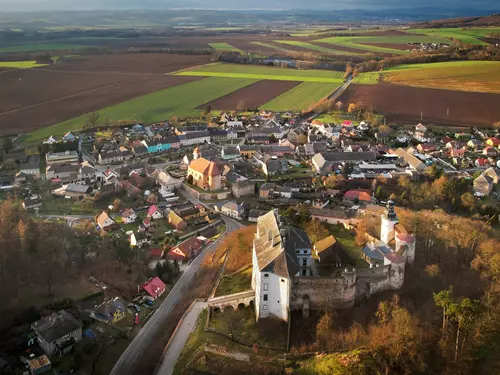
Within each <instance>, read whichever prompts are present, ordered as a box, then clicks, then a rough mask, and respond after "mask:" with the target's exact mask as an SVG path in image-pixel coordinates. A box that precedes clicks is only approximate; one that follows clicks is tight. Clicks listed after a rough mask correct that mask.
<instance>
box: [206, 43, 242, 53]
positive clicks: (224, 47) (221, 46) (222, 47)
mask: <svg viewBox="0 0 500 375" xmlns="http://www.w3.org/2000/svg"><path fill="white" fill-rule="evenodd" d="M208 45H209V46H210V47H212V48H213V49H215V50H216V51H218V52H227V51H232V52H240V53H243V51H242V50H240V49H239V48H236V47H233V46H232V45H230V44H228V43H208Z"/></svg>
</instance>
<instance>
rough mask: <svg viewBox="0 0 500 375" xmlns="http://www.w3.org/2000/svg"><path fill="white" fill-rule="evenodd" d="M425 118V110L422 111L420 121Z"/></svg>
mask: <svg viewBox="0 0 500 375" xmlns="http://www.w3.org/2000/svg"><path fill="white" fill-rule="evenodd" d="M423 118H424V112H420V121H422V119H423Z"/></svg>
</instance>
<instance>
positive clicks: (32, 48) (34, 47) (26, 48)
mask: <svg viewBox="0 0 500 375" xmlns="http://www.w3.org/2000/svg"><path fill="white" fill-rule="evenodd" d="M86 47H89V46H85V45H79V44H69V43H36V44H33V43H27V44H18V45H14V46H8V47H0V52H36V51H57V50H73V49H82V48H86Z"/></svg>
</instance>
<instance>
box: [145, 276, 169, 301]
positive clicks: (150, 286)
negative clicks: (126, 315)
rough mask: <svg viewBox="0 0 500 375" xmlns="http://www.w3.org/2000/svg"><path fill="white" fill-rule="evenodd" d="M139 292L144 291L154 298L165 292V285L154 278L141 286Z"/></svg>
mask: <svg viewBox="0 0 500 375" xmlns="http://www.w3.org/2000/svg"><path fill="white" fill-rule="evenodd" d="M140 290H145V291H146V292H147V293H148V294H149V295H150V296H151V297H153V298H156V297H158V295H160V294H161V293H162V291H163V290H165V284H164V283H163V281H161V280H160V278H158V277H154V278H152V279H150V280H148V281H146V282H145V283H144V284H142V286H141V288H140Z"/></svg>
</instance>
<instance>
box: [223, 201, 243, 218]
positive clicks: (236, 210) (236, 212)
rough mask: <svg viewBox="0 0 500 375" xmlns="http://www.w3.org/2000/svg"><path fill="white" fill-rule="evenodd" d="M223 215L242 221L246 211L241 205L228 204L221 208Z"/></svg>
mask: <svg viewBox="0 0 500 375" xmlns="http://www.w3.org/2000/svg"><path fill="white" fill-rule="evenodd" d="M221 213H222V214H223V215H226V216H229V217H233V218H235V219H238V220H241V219H242V217H243V215H244V213H245V209H244V207H243V205H239V204H238V203H236V202H227V203H226V204H224V205H223V206H222V207H221Z"/></svg>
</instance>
